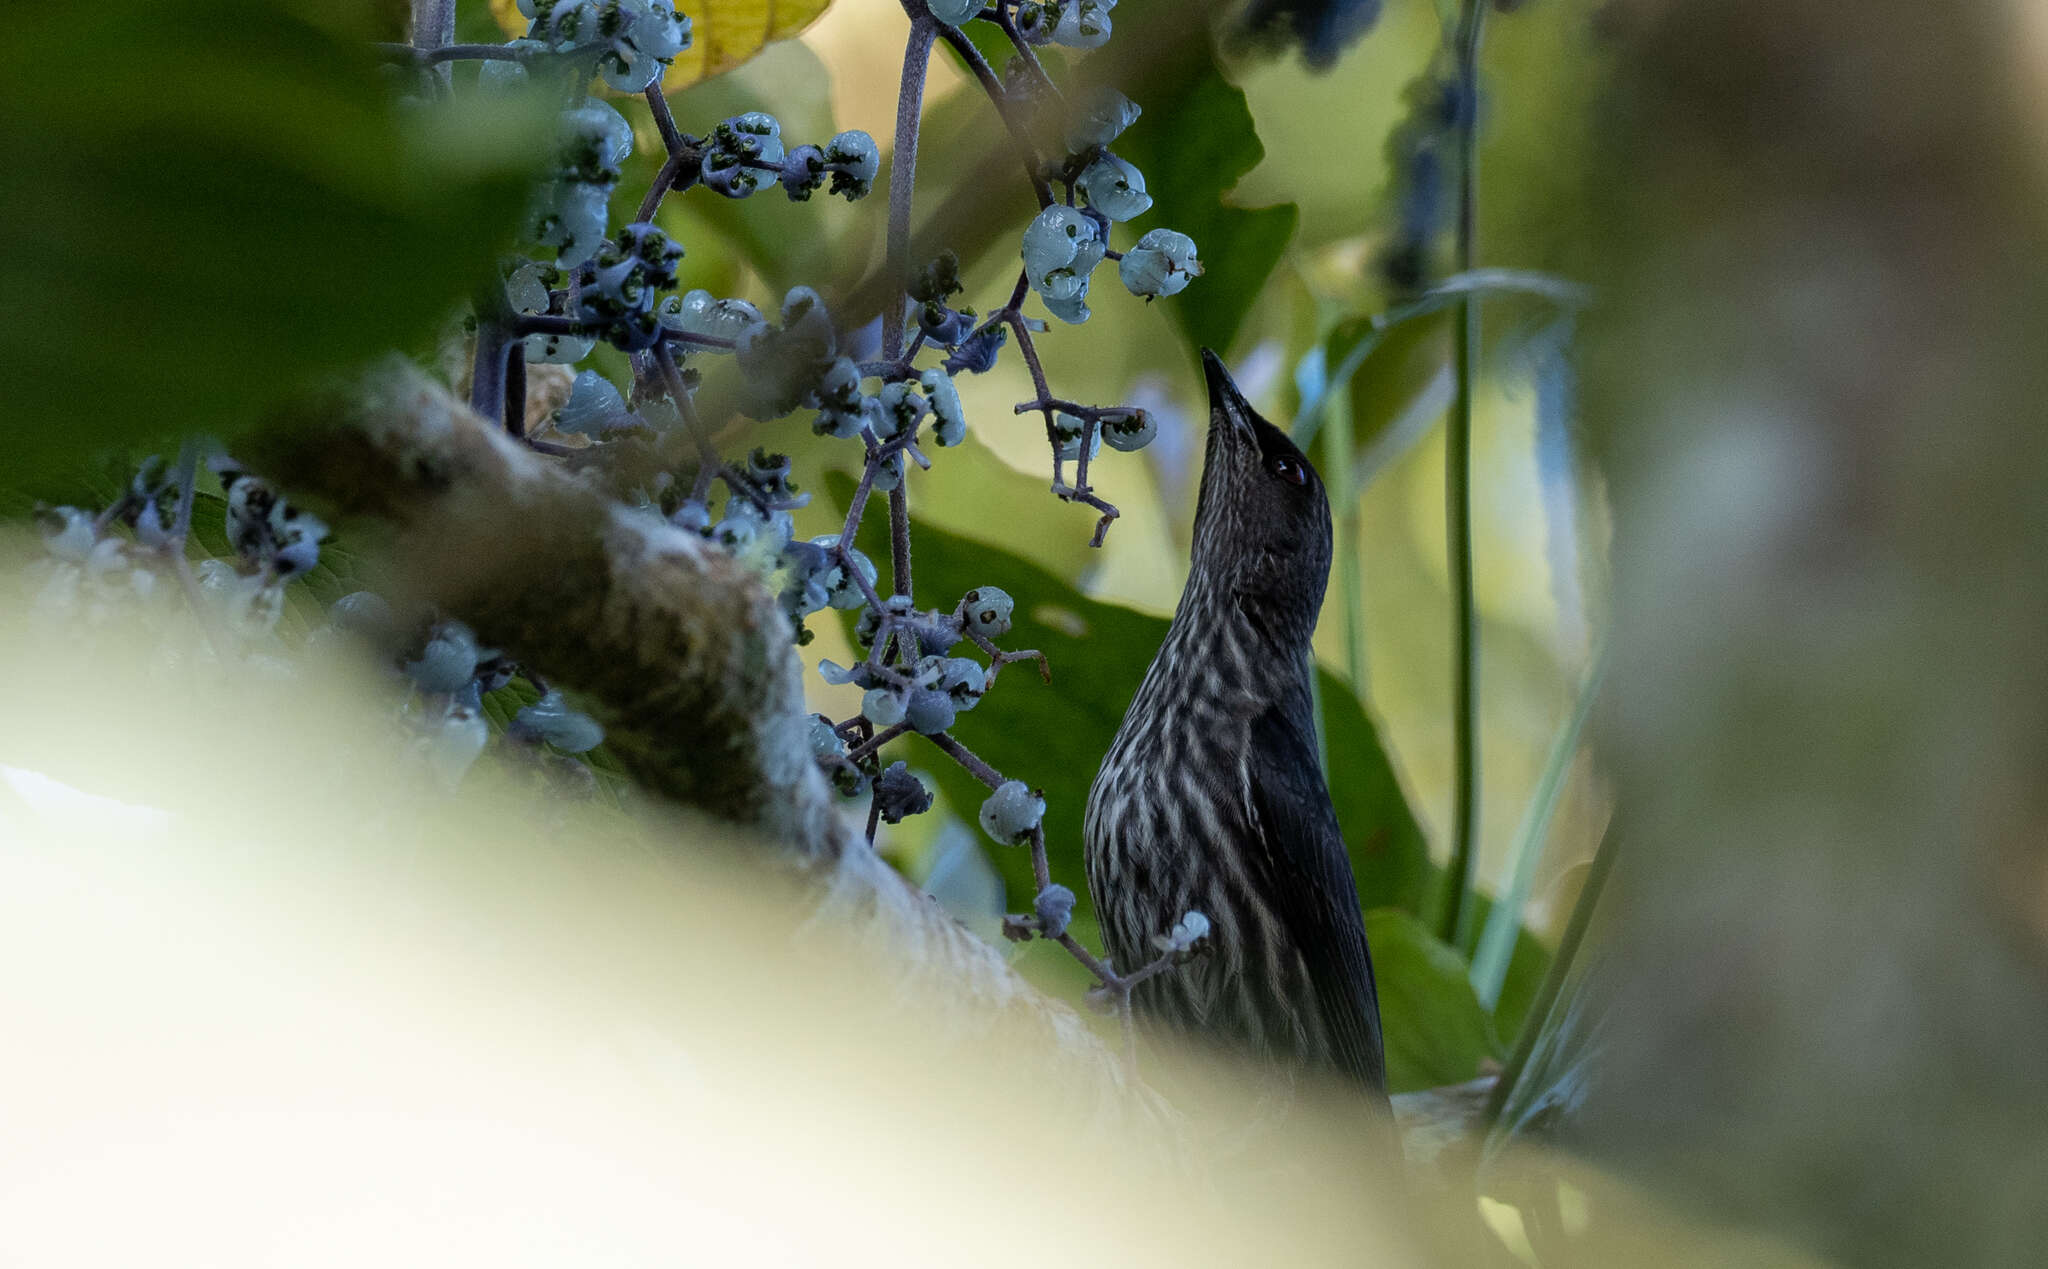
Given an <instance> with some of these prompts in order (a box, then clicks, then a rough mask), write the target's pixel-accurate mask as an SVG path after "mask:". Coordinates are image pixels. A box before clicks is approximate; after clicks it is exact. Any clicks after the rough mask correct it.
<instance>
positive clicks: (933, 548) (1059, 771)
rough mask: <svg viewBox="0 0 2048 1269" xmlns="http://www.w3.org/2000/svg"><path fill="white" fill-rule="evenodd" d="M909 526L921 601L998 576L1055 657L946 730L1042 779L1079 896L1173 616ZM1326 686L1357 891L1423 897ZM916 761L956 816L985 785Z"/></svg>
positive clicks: (1372, 735)
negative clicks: (1108, 760)
mask: <svg viewBox="0 0 2048 1269" xmlns="http://www.w3.org/2000/svg"><path fill="white" fill-rule="evenodd" d="M829 487H830V490H831V492H832V493H833V495H834V496H835V497H836V498H838V499H840V500H842V501H843V500H844V499H845V498H846V497H847V496H849V494H850V493H851V490H852V484H851V482H850V481H849V480H848V479H847V478H846V477H845V476H843V475H839V474H837V473H834V474H833V475H832V476H831V477H829ZM886 527H887V526H886V517H883V516H873V515H871V516H869V517H868V518H867V521H866V523H865V524H863V526H862V536H861V539H860V546H861V549H862V550H863V551H866V552H867V553H868V554H869V555H870V556H871V557H873V558H874V559H876V560H877V561H885V560H886V559H887V558H888V553H889V552H888V542H887V539H886V536H885V534H886ZM912 538H913V540H914V541H915V542H916V544H917V551H916V554H915V556H914V562H915V565H916V569H915V572H916V577H917V590H918V597H919V599H920V600H921V601H922V602H924V603H926V604H933V605H940V604H950V603H953V602H955V601H956V600H957V599H958V598H959V596H961V595H963V594H965V593H966V592H967V591H969V590H971V589H973V588H974V587H976V586H1000V587H1002V588H1003V589H1004V590H1006V591H1008V592H1009V593H1010V594H1011V595H1012V596H1013V597H1014V598H1015V599H1016V601H1017V614H1016V618H1015V628H1014V629H1013V630H1012V632H1011V633H1010V634H1009V635H1008V636H1007V637H1006V638H1005V639H1003V641H1002V642H1003V645H1004V646H1005V647H1009V648H1037V649H1038V650H1039V651H1041V652H1043V653H1045V654H1046V656H1047V658H1048V659H1049V660H1050V662H1051V664H1052V675H1053V681H1052V682H1051V683H1050V684H1047V683H1044V682H1041V681H1040V680H1039V678H1038V675H1037V673H1036V671H1035V669H1034V668H1033V667H1032V666H1031V665H1029V664H1025V663H1021V662H1020V663H1018V664H1014V665H1011V666H1009V667H1007V668H1006V669H1005V670H1004V671H1003V672H1002V676H1001V679H1000V682H999V683H998V686H997V689H996V691H995V692H994V693H993V694H992V695H991V697H990V699H989V701H988V702H987V703H985V704H984V705H983V706H982V707H981V708H979V709H977V710H975V711H973V712H972V713H968V714H963V715H961V718H960V722H959V724H958V726H956V727H955V728H954V729H953V734H954V735H955V736H957V737H958V738H959V740H960V742H961V743H962V744H964V745H966V746H967V747H968V748H970V749H972V750H974V752H976V753H977V754H980V755H981V757H982V758H983V759H985V760H987V761H988V763H989V764H990V765H992V766H993V767H995V768H996V770H998V771H1001V772H1002V773H1003V774H1004V775H1005V776H1006V777H1010V778H1013V779H1018V780H1022V781H1024V782H1025V783H1027V784H1030V785H1033V786H1035V787H1039V788H1043V789H1044V790H1045V795H1046V806H1047V809H1046V820H1045V824H1046V841H1047V844H1048V848H1049V850H1050V854H1051V861H1052V872H1053V879H1054V880H1056V881H1059V882H1061V883H1063V884H1065V885H1067V886H1070V887H1072V888H1073V890H1074V892H1075V893H1076V894H1077V895H1081V896H1084V899H1083V902H1084V904H1085V902H1086V900H1085V896H1086V895H1087V883H1086V878H1085V877H1084V876H1083V873H1082V867H1081V819H1082V814H1083V812H1084V810H1085V808H1086V806H1087V801H1088V786H1089V785H1090V784H1092V783H1093V782H1094V779H1095V771H1096V768H1097V767H1099V766H1100V765H1101V762H1102V756H1103V754H1105V753H1106V752H1108V750H1109V744H1110V741H1111V740H1112V739H1113V738H1114V737H1115V735H1116V729H1117V726H1118V725H1119V724H1120V723H1121V722H1122V721H1123V714H1124V710H1125V709H1126V708H1127V707H1128V706H1129V705H1130V701H1131V697H1132V696H1134V695H1136V693H1137V690H1138V684H1139V682H1140V681H1141V680H1142V679H1143V678H1144V677H1145V670H1146V667H1147V666H1149V665H1150V664H1151V662H1152V657H1153V654H1155V653H1156V652H1157V651H1158V650H1159V644H1160V641H1161V640H1162V639H1164V638H1165V636H1166V628H1167V622H1166V621H1165V619H1163V618H1160V617H1153V616H1148V615H1146V614H1144V613H1140V612H1134V611H1132V610H1131V609H1128V608H1122V607H1118V606H1117V605H1115V604H1105V603H1101V602H1099V601H1097V600H1093V599H1090V598H1088V597H1087V596H1085V595H1083V594H1081V592H1080V591H1078V590H1076V589H1075V588H1074V587H1073V586H1071V585H1069V584H1068V583H1066V582H1064V581H1062V580H1060V578H1058V577H1056V576H1055V575H1053V574H1052V573H1049V572H1047V571H1046V570H1045V569H1043V568H1041V567H1040V566H1038V565H1036V564H1034V563H1032V562H1030V561H1029V560H1026V559H1024V558H1022V557H1020V556H1018V555H1016V554H1014V553H1012V552H1009V551H1006V550H1003V549H1002V548H1000V547H996V546H991V545H986V544H983V543H980V542H975V541H973V540H971V539H968V538H964V537H960V536H957V535H954V534H951V533H947V532H945V531H943V530H941V529H938V528H936V527H934V526H932V525H930V524H927V523H924V522H923V521H915V522H914V527H913V532H912ZM1322 687H1323V702H1324V725H1325V730H1326V733H1327V735H1328V740H1329V754H1330V767H1331V798H1332V801H1333V802H1334V803H1335V805H1336V809H1337V822H1338V824H1339V825H1340V826H1341V827H1342V829H1343V830H1344V837H1345V841H1346V842H1347V843H1348V844H1349V846H1350V850H1351V858H1352V864H1353V868H1354V870H1355V871H1356V873H1357V879H1358V887H1359V892H1360V894H1361V896H1362V897H1363V901H1364V903H1365V904H1366V905H1367V906H1369V907H1378V906H1383V905H1396V906H1402V907H1419V906H1420V904H1421V903H1422V902H1423V901H1424V900H1425V898H1426V897H1427V893H1428V890H1429V888H1430V886H1431V884H1432V879H1433V873H1432V870H1431V867H1430V864H1429V856H1428V849H1427V846H1426V845H1425V843H1424V841H1423V837H1422V832H1421V829H1420V828H1419V827H1418V826H1417V825H1416V822H1415V818H1414V816H1413V815H1412V814H1410V812H1409V810H1408V804H1407V801H1406V799H1405V797H1404V796H1403V795H1402V793H1401V788H1400V785H1399V783H1398V782H1397V781H1396V779H1395V776H1394V772H1393V768H1392V766H1391V765H1390V764H1389V763H1388V761H1387V757H1386V753H1385V751H1384V750H1383V749H1382V748H1381V746H1380V743H1379V737H1378V734H1377V732H1376V731H1375V729H1374V727H1373V724H1372V722H1371V720H1369V719H1368V718H1367V717H1366V715H1365V712H1364V710H1363V709H1361V708H1360V706H1359V704H1358V700H1357V697H1356V696H1354V695H1353V693H1352V691H1351V689H1350V687H1349V686H1348V685H1346V684H1345V683H1344V682H1343V681H1342V680H1340V679H1337V678H1336V677H1334V676H1332V675H1329V674H1327V673H1325V674H1324V675H1323V676H1322ZM911 748H912V750H913V751H914V750H915V749H916V744H915V743H913V745H912V746H911ZM915 761H916V763H917V765H920V766H924V767H926V768H927V769H929V770H931V771H932V772H933V773H934V774H936V775H937V776H938V779H939V782H940V785H941V787H942V789H943V790H944V792H945V795H946V798H947V800H948V801H949V802H950V803H951V804H952V805H953V806H954V807H956V808H958V809H959V811H960V813H961V815H962V817H963V818H971V817H972V815H973V814H974V812H975V810H976V809H977V808H978V807H980V805H981V802H982V799H983V798H984V797H986V796H987V791H986V790H985V789H983V788H982V787H981V786H980V785H979V784H977V783H976V782H975V781H974V780H973V779H972V777H970V776H968V775H967V774H966V773H965V772H964V771H962V770H960V769H959V768H958V767H957V766H955V765H954V764H952V763H948V762H937V761H931V760H929V759H926V758H925V757H923V755H922V754H921V753H920V754H918V755H917V757H916V759H915ZM992 853H993V854H994V857H995V861H996V866H997V868H998V869H1000V870H1001V871H1002V873H1003V878H1004V881H1005V882H1006V883H1007V884H1008V886H1009V888H1010V891H1009V892H1010V904H1011V909H1012V910H1013V911H1028V910H1029V908H1030V904H1031V899H1032V895H1033V893H1034V892H1033V885H1032V878H1031V861H1030V856H1029V855H1028V854H1027V853H1026V852H1024V851H1023V850H1018V849H1001V848H998V849H995V850H993V852H992ZM1466 990H1467V992H1468V993H1469V991H1470V989H1469V987H1468V988H1467V989H1466Z"/></svg>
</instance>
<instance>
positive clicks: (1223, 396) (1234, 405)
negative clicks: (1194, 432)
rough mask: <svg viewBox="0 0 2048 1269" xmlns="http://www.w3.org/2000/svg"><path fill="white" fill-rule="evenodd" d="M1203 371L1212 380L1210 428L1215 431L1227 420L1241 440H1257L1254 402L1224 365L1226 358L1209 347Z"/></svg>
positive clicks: (1205, 353)
mask: <svg viewBox="0 0 2048 1269" xmlns="http://www.w3.org/2000/svg"><path fill="white" fill-rule="evenodd" d="M1202 372H1203V374H1204V375H1206V376H1207V377H1208V380H1209V430H1210V431H1211V432H1212V433H1213V432H1214V431H1215V430H1216V428H1217V426H1218V424H1219V423H1224V424H1225V426H1227V427H1228V428H1229V429H1230V430H1231V432H1233V433H1234V434H1235V435H1236V436H1237V437H1239V438H1240V439H1242V440H1253V439H1255V433H1254V432H1253V430H1252V407H1251V402H1249V401H1247V400H1245V399H1244V393H1242V392H1239V391H1238V390H1237V383H1236V381H1235V380H1233V379H1231V377H1230V372H1229V371H1228V370H1226V369H1224V368H1223V359H1222V358H1221V357H1218V356H1217V355H1216V354H1215V352H1214V351H1213V350H1211V349H1208V348H1204V349H1203V350H1202ZM1226 420H1227V423H1225V421H1226Z"/></svg>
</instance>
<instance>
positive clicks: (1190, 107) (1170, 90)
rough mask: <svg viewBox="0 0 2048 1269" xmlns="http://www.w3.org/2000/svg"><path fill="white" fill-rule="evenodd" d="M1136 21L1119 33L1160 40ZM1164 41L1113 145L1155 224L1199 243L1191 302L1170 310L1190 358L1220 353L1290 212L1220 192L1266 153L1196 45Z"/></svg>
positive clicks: (1267, 266)
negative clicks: (1135, 108) (1143, 188)
mask: <svg viewBox="0 0 2048 1269" xmlns="http://www.w3.org/2000/svg"><path fill="white" fill-rule="evenodd" d="M1134 7H1135V6H1134ZM1139 13H1142V14H1145V15H1146V18H1149V19H1150V20H1151V21H1153V22H1157V21H1160V20H1161V19H1162V17H1165V16H1166V15H1167V10H1165V9H1163V8H1159V7H1154V8H1151V9H1147V10H1139V11H1138V13H1134V14H1133V17H1138V15H1139ZM1145 20H1146V19H1144V18H1141V19H1140V20H1139V21H1138V22H1135V23H1127V24H1126V26H1127V27H1131V26H1135V27H1136V30H1128V29H1127V30H1126V32H1125V35H1126V37H1127V38H1130V39H1132V40H1133V41H1134V42H1137V43H1139V44H1140V45H1141V46H1142V44H1143V42H1144V41H1145V40H1146V39H1147V38H1148V37H1149V38H1153V39H1159V40H1162V42H1163V41H1164V40H1166V39H1169V38H1170V37H1167V36H1164V35H1163V34H1161V33H1155V32H1152V31H1150V30H1149V29H1148V27H1147V26H1146V25H1145ZM1165 46H1166V47H1170V48H1172V49H1174V50H1175V55H1174V56H1173V57H1171V58H1162V59H1160V61H1159V62H1157V63H1154V64H1151V65H1149V66H1147V67H1146V68H1145V70H1146V71H1147V72H1148V73H1147V74H1146V75H1145V76H1144V77H1143V78H1142V79H1141V80H1140V81H1139V83H1138V84H1137V85H1136V86H1134V87H1133V88H1131V89H1129V90H1128V91H1129V92H1130V93H1131V94H1132V95H1133V96H1135V97H1136V99H1137V100H1138V101H1140V102H1141V103H1142V104H1143V109H1144V112H1145V113H1144V114H1143V115H1141V116H1139V118H1138V121H1137V122H1136V123H1135V124H1132V125H1131V128H1130V131H1129V132H1127V133H1125V134H1124V135H1123V136H1122V137H1121V138H1119V139H1118V141H1117V150H1118V151H1119V152H1120V153H1121V154H1122V155H1123V156H1124V157H1125V158H1127V159H1129V160H1130V161H1131V162H1132V163H1135V164H1136V165H1137V166H1138V169H1139V170H1140V171H1142V172H1144V173H1146V174H1147V176H1148V179H1149V181H1150V184H1149V185H1148V187H1147V188H1148V189H1149V191H1150V192H1151V194H1152V197H1153V200H1154V206H1155V207H1156V208H1157V210H1158V214H1159V217H1160V223H1162V224H1168V225H1171V226H1172V227H1173V228H1175V229H1177V230H1179V231H1180V232H1182V233H1184V234H1187V235H1188V236H1189V237H1191V238H1193V239H1194V240H1195V242H1196V244H1197V245H1198V246H1199V247H1200V249H1201V258H1202V277H1201V278H1200V279H1199V281H1198V282H1197V285H1198V286H1199V287H1200V288H1201V291H1200V294H1201V297H1202V298H1201V302H1200V303H1182V304H1175V305H1172V306H1171V312H1172V316H1173V320H1174V323H1175V324H1176V325H1177V326H1179V327H1180V329H1181V330H1182V331H1183V332H1184V333H1185V334H1186V336H1187V340H1188V345H1189V349H1190V353H1191V356H1190V364H1192V362H1193V356H1192V354H1193V353H1197V352H1199V351H1200V350H1201V349H1203V348H1214V349H1217V350H1219V351H1222V352H1227V351H1228V350H1229V349H1230V347H1231V345H1232V344H1233V343H1235V342H1236V339H1237V334H1238V331H1239V329H1240V328H1241V327H1242V326H1243V324H1244V321H1245V318H1246V317H1247V316H1248V315H1249V313H1250V311H1251V307H1252V304H1253V302H1254V301H1255V300H1256V299H1257V298H1258V294H1259V292H1260V290H1261V289H1262V288H1263V287H1264V286H1265V283H1266V278H1267V277H1268V275H1270V274H1271V273H1272V272H1273V269H1274V267H1275V266H1276V265H1278V264H1279V262H1280V257H1281V254H1282V253H1283V252H1285V251H1286V250H1287V244H1288V241H1289V240H1290V239H1291V238H1293V237H1294V228H1295V224H1296V223H1297V221H1298V220H1299V218H1300V217H1299V213H1298V211H1297V210H1296V208H1295V206H1294V204H1292V203H1281V204H1279V205H1277V206H1273V207H1256V208H1247V207H1241V206H1238V205H1236V204H1235V203H1234V202H1233V201H1232V199H1231V198H1230V191H1231V190H1232V189H1233V188H1234V187H1235V186H1236V185H1237V183H1238V181H1239V179H1240V178H1242V177H1243V176H1244V174H1245V173H1247V172H1249V171H1251V169H1252V168H1254V167H1256V166H1257V165H1258V163H1259V160H1260V159H1261V158H1263V157H1264V156H1265V153H1266V149H1265V147H1264V146H1263V145H1261V144H1260V143H1259V134H1258V132H1257V130H1256V129H1255V128H1254V127H1253V124H1252V115H1251V111H1250V110H1249V109H1247V108H1246V106H1245V97H1244V92H1243V91H1242V90H1241V89H1239V88H1238V87H1236V86H1235V85H1234V84H1232V83H1230V81H1228V80H1227V79H1225V78H1224V76H1223V71H1222V69H1221V68H1220V67H1218V66H1217V64H1216V62H1215V60H1214V58H1213V56H1212V55H1211V54H1210V52H1209V50H1208V47H1207V44H1206V42H1205V41H1202V40H1188V39H1186V38H1185V37H1184V36H1183V38H1180V39H1178V40H1175V41H1173V42H1172V43H1170V44H1166V45H1165Z"/></svg>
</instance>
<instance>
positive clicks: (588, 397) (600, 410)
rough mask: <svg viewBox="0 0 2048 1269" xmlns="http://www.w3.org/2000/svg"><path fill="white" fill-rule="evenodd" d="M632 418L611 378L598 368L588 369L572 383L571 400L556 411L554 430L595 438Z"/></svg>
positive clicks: (570, 389)
mask: <svg viewBox="0 0 2048 1269" xmlns="http://www.w3.org/2000/svg"><path fill="white" fill-rule="evenodd" d="M631 418H632V415H631V414H630V413H629V412H628V411H627V409H626V399H625V398H624V397H622V396H620V395H619V390H618V388H617V387H615V386H614V385H613V384H612V381H611V380H609V379H607V378H605V377H604V376H603V375H601V374H599V373H598V372H597V371H595V370H585V371H583V372H581V373H580V374H578V375H577V376H576V381H575V383H574V384H572V385H571V386H570V388H569V399H568V400H567V401H564V402H563V403H562V406H561V408H560V409H558V410H556V411H555V430H556V431H558V432H574V433H576V434H577V435H579V436H589V437H593V438H594V437H597V436H601V435H603V434H604V433H605V431H606V430H608V429H610V428H614V427H618V426H621V425H624V424H627V423H629V422H630V421H631Z"/></svg>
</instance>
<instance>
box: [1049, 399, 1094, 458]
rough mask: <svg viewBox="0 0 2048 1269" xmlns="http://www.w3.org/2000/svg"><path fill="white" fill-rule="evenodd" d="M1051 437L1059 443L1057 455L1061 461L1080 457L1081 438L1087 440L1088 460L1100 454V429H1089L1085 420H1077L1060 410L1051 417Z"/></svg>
mask: <svg viewBox="0 0 2048 1269" xmlns="http://www.w3.org/2000/svg"><path fill="white" fill-rule="evenodd" d="M1052 431H1053V436H1054V437H1055V438H1056V439H1057V440H1058V441H1059V446H1058V453H1059V456H1060V457H1061V458H1062V459H1066V460H1072V459H1076V458H1079V457H1080V456H1081V438H1082V437H1083V436H1086V437H1087V438H1088V460H1089V461H1090V462H1093V461H1095V456H1096V455H1097V454H1099V453H1101V452H1102V429H1101V428H1099V427H1090V426H1089V425H1088V421H1087V420H1086V419H1082V418H1077V417H1076V416H1074V415H1072V414H1068V413H1067V412H1066V411H1064V410H1061V411H1059V412H1058V413H1056V414H1054V415H1053V416H1052Z"/></svg>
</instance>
